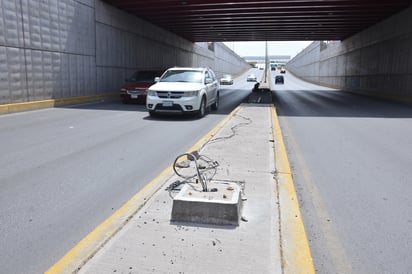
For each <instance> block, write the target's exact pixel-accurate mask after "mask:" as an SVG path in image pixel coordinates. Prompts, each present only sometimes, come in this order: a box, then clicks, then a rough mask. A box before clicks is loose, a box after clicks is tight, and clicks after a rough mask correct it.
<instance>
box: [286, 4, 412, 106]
mask: <svg viewBox="0 0 412 274" xmlns="http://www.w3.org/2000/svg"><path fill="white" fill-rule="evenodd" d="M287 69H288V70H289V71H291V72H292V73H294V74H295V75H297V76H299V77H301V78H302V79H304V80H307V81H310V82H313V83H317V84H320V85H325V86H330V87H334V88H337V89H342V90H348V91H352V92H357V93H362V94H368V95H372V96H381V97H385V98H391V99H399V100H412V7H410V8H408V9H406V10H404V11H401V12H400V13H398V14H396V15H394V16H392V17H390V18H388V19H386V20H384V21H382V22H380V23H379V24H377V25H374V26H372V27H370V28H368V29H366V30H364V31H362V32H360V33H358V34H356V35H354V36H352V37H350V38H348V39H346V40H344V41H341V42H339V41H332V42H320V41H316V42H313V43H312V44H311V45H310V46H309V47H308V48H306V49H305V50H303V51H302V52H301V53H300V54H298V55H297V56H296V57H295V58H294V59H292V60H291V61H290V62H289V63H288V64H287ZM317 76H318V78H317Z"/></svg>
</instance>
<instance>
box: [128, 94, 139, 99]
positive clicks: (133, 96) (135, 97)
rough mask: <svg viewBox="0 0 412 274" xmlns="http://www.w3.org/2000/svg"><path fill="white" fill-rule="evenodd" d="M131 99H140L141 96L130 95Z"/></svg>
mask: <svg viewBox="0 0 412 274" xmlns="http://www.w3.org/2000/svg"><path fill="white" fill-rule="evenodd" d="M130 97H132V99H137V98H139V95H137V94H132V95H130Z"/></svg>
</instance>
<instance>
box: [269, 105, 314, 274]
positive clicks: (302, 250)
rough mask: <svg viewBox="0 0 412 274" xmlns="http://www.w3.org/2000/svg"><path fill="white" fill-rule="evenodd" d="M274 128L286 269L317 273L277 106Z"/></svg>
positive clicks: (274, 113)
mask: <svg viewBox="0 0 412 274" xmlns="http://www.w3.org/2000/svg"><path fill="white" fill-rule="evenodd" d="M272 131H273V137H274V139H275V165H276V179H277V184H278V195H279V204H280V234H281V254H282V266H283V270H284V273H286V274H289V273H293V274H295V273H307V274H312V273H313V274H314V273H315V267H314V265H313V260H312V255H311V252H310V247H309V242H308V239H307V237H306V232H305V227H304V224H303V220H302V215H301V212H300V208H299V202H298V198H297V195H296V190H295V186H294V183H293V178H292V172H291V169H290V164H289V159H288V157H287V154H286V147H285V144H284V141H283V137H282V131H281V128H280V124H279V118H278V116H277V113H276V109H275V107H274V106H272Z"/></svg>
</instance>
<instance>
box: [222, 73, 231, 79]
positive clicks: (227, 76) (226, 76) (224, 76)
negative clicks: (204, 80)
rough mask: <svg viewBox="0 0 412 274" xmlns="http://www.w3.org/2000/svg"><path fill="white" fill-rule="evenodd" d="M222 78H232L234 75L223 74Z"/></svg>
mask: <svg viewBox="0 0 412 274" xmlns="http://www.w3.org/2000/svg"><path fill="white" fill-rule="evenodd" d="M222 78H224V79H230V78H232V76H230V75H227V74H226V75H223V77H222Z"/></svg>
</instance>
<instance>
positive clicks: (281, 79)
mask: <svg viewBox="0 0 412 274" xmlns="http://www.w3.org/2000/svg"><path fill="white" fill-rule="evenodd" d="M284 83H285V78H284V77H283V75H276V76H275V84H284Z"/></svg>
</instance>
